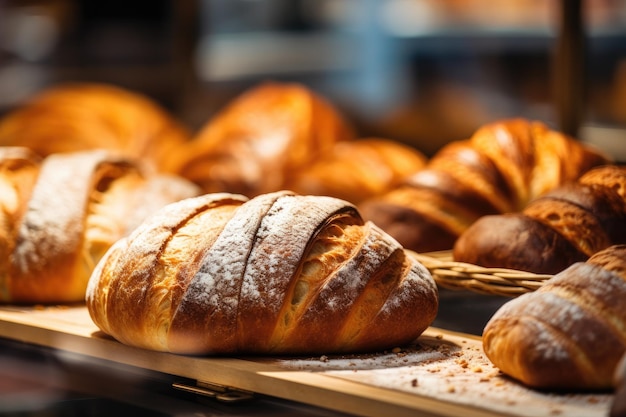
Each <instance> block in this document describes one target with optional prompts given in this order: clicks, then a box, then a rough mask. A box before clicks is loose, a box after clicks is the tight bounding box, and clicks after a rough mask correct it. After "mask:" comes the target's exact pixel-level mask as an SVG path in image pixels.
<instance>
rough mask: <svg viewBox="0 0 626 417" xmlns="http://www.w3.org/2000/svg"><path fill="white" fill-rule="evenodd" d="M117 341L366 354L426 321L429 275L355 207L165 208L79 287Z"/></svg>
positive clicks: (280, 197)
mask: <svg viewBox="0 0 626 417" xmlns="http://www.w3.org/2000/svg"><path fill="white" fill-rule="evenodd" d="M86 301H87V307H88V309H89V312H90V314H91V317H92V319H93V320H94V322H95V323H96V325H97V326H98V327H99V328H100V329H101V330H103V331H104V332H105V333H107V334H109V335H111V336H113V337H114V338H116V339H117V340H119V341H120V342H122V343H125V344H128V345H133V346H138V347H142V348H147V349H152V350H158V351H169V352H175V353H183V354H233V353H250V354H304V353H329V352H347V351H370V350H378V349H385V348H390V347H395V346H399V345H403V344H407V343H410V342H412V341H414V340H415V339H416V338H417V337H418V336H419V335H420V334H421V333H422V332H423V331H424V330H425V329H426V328H427V327H428V326H429V325H430V324H431V323H432V321H433V320H434V318H435V315H436V312H437V308H438V293H437V288H436V285H435V282H434V280H433V278H432V276H431V275H430V273H429V272H428V270H427V269H426V268H425V267H424V266H423V265H421V264H419V263H417V262H416V261H415V260H414V259H413V258H411V257H410V256H408V255H407V254H406V253H405V251H404V249H403V248H402V247H401V246H400V245H399V244H398V243H397V242H396V241H395V240H394V239H392V238H390V237H389V236H388V235H387V234H386V233H384V232H383V231H382V230H381V229H379V228H378V227H377V226H375V225H374V224H373V223H370V222H367V223H365V222H364V221H363V220H362V218H361V216H360V215H359V213H358V211H357V210H356V208H355V207H354V206H353V205H351V204H350V203H347V202H346V201H344V200H340V199H336V198H332V197H320V196H302V195H297V194H294V193H292V192H287V191H280V192H275V193H268V194H262V195H259V196H257V197H255V198H253V199H250V200H248V199H247V198H246V197H244V196H242V195H236V194H228V193H216V194H207V195H204V196H200V197H196V198H191V199H187V200H183V201H180V202H178V203H174V204H170V205H168V206H166V207H164V208H163V209H162V210H160V211H159V212H158V213H156V214H155V215H154V216H152V217H150V218H149V219H148V220H147V221H146V222H144V223H143V224H142V225H141V226H140V227H139V228H137V229H136V230H135V232H133V234H131V235H130V236H129V237H128V238H125V239H122V240H120V241H118V242H117V244H116V245H115V246H114V247H112V248H111V249H110V250H109V252H108V253H107V254H106V255H105V257H104V258H103V259H102V261H101V262H100V263H99V265H98V267H97V268H96V270H95V271H94V273H93V275H92V277H91V280H90V282H89V286H88V290H87V296H86Z"/></svg>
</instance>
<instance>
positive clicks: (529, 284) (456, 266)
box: [407, 251, 552, 297]
mask: <svg viewBox="0 0 626 417" xmlns="http://www.w3.org/2000/svg"><path fill="white" fill-rule="evenodd" d="M407 252H408V253H409V254H410V255H411V256H413V257H414V258H415V259H417V260H418V261H419V262H421V263H422V264H424V266H425V267H426V268H428V270H429V271H430V273H431V274H432V275H433V278H435V281H436V282H437V284H438V285H439V286H441V287H444V288H448V289H452V290H469V291H473V292H477V293H480V294H488V295H502V296H507V297H517V296H518V295H521V294H524V293H527V292H532V291H535V290H537V289H538V288H540V287H541V286H542V285H543V283H544V282H545V281H546V280H548V279H550V278H552V275H547V274H534V273H531V272H524V271H517V270H514V269H504V268H485V267H482V266H478V265H473V264H468V263H463V262H455V261H453V260H452V251H440V252H428V253H416V252H413V251H407Z"/></svg>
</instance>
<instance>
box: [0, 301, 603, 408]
mask: <svg viewBox="0 0 626 417" xmlns="http://www.w3.org/2000/svg"><path fill="white" fill-rule="evenodd" d="M0 336H1V337H4V338H9V339H14V340H18V341H20V342H25V343H29V344H35V345H41V346H45V347H49V348H54V349H58V350H60V351H61V352H67V353H73V354H78V355H82V356H87V357H91V358H93V359H94V360H104V361H109V362H111V363H115V364H118V365H124V366H132V367H139V368H142V369H148V370H152V371H156V372H160V373H163V374H167V375H171V376H172V379H173V380H174V381H175V380H176V378H188V379H192V380H195V381H197V383H198V386H200V387H202V386H207V385H209V386H211V385H212V384H215V385H219V386H225V387H230V388H234V389H237V390H242V391H248V392H252V393H256V394H260V395H268V396H273V397H277V398H283V399H287V400H293V401H298V402H302V403H306V404H311V405H315V406H320V407H325V408H328V409H331V410H335V411H340V412H347V413H350V414H353V415H358V416H380V415H394V416H399V417H401V416H444V417H447V416H458V415H464V416H468V417H472V416H473V417H490V416H519V417H525V416H533V417H541V416H554V415H567V416H581V417H583V416H585V417H594V416H605V415H607V413H608V410H609V408H610V405H611V402H612V397H613V396H612V395H611V394H609V393H594V394H581V393H579V394H574V393H565V394H563V393H562V394H556V393H542V392H537V391H532V390H529V389H526V388H524V387H523V386H521V385H519V384H517V383H515V382H513V381H511V380H509V379H507V378H505V377H504V376H503V375H502V374H501V373H499V372H498V370H497V369H496V368H494V367H493V365H491V364H490V362H489V361H488V360H487V358H486V357H485V355H484V353H483V351H482V344H481V342H480V339H479V338H476V337H474V336H469V335H464V334H460V333H453V332H449V331H445V330H441V329H437V328H429V329H428V330H427V331H426V332H425V333H424V334H423V335H422V336H421V337H420V338H419V339H418V340H417V342H416V344H415V345H414V346H410V347H404V348H402V349H399V348H398V349H393V350H391V351H388V352H381V353H377V354H361V355H337V356H335V355H322V356H317V357H301V358H300V357H298V358H296V357H289V358H286V357H283V358H262V357H245V358H234V357H233V358H231V357H197V356H181V355H174V354H169V353H162V352H154V351H148V350H143V349H138V348H133V347H129V346H126V345H123V344H121V343H118V342H117V341H115V340H113V339H111V338H110V337H107V336H106V335H104V334H103V333H102V332H100V331H99V330H98V328H97V327H96V326H95V325H94V324H93V322H92V321H91V319H90V317H89V314H88V312H87V309H86V307H85V306H83V305H76V306H50V307H39V308H33V307H15V306H5V307H2V308H0ZM174 383H176V382H174Z"/></svg>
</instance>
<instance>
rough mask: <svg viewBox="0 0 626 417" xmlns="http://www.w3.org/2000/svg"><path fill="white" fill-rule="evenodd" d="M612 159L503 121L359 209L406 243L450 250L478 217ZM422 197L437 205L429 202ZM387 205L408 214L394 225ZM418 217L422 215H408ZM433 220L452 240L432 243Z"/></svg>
mask: <svg viewBox="0 0 626 417" xmlns="http://www.w3.org/2000/svg"><path fill="white" fill-rule="evenodd" d="M607 161H608V158H607V157H606V156H604V155H602V154H600V153H599V152H597V151H595V150H593V149H590V148H588V147H587V146H585V145H583V144H581V143H579V142H577V141H576V140H574V139H573V138H570V137H567V136H565V135H562V134H560V133H558V132H555V131H552V130H550V129H549V128H548V127H547V126H545V125H544V124H542V123H540V122H535V121H528V120H524V119H511V120H502V121H499V122H495V123H491V124H488V125H485V126H483V127H481V128H480V129H478V130H477V131H476V132H475V133H474V135H472V137H471V138H470V139H469V140H464V141H458V142H453V143H450V144H448V145H446V146H444V147H443V148H442V149H441V150H440V151H439V152H437V153H436V154H435V155H434V156H433V158H431V160H430V161H429V162H428V164H427V165H426V167H425V169H424V170H422V171H420V172H418V173H416V174H415V175H413V176H411V177H410V178H409V179H408V180H407V181H406V182H405V184H403V185H401V186H399V187H398V188H397V189H394V190H392V191H390V192H388V193H386V194H383V195H382V196H380V197H378V198H374V199H372V200H371V201H366V202H364V203H362V204H360V206H359V207H360V209H361V210H362V211H363V214H364V216H365V218H367V219H369V220H372V221H373V222H375V223H377V224H379V225H380V226H381V227H383V229H385V230H402V234H401V235H394V234H392V236H394V237H395V238H397V239H398V240H399V242H400V243H401V244H402V245H404V246H405V247H407V248H409V249H413V250H417V251H422V252H427V251H433V250H443V249H451V247H452V244H453V243H454V240H456V238H457V237H458V236H459V235H460V234H461V233H462V232H463V231H464V230H466V229H467V228H468V227H469V226H470V225H471V224H472V223H474V222H475V221H476V220H477V219H478V218H480V217H481V216H485V215H489V214H499V213H506V212H516V211H519V210H522V209H523V208H524V207H525V206H526V205H527V204H528V203H529V202H530V201H531V200H533V199H535V198H536V197H538V196H539V195H542V194H544V193H545V192H547V191H548V190H551V189H553V188H555V187H556V186H558V185H560V184H563V183H565V182H567V181H571V180H575V179H577V178H578V177H579V176H580V175H581V174H582V173H584V172H586V171H587V170H589V169H590V168H592V167H594V166H597V165H600V164H604V163H606V162H607ZM400 188H402V190H403V191H402V193H404V194H405V195H404V196H403V197H402V198H399V197H398V194H399V193H400V191H399V189H400ZM408 188H414V190H408ZM425 200H426V201H436V202H437V203H436V204H425V203H424V201H425ZM401 201H402V202H401ZM390 205H394V206H396V208H395V209H394V212H395V213H400V212H402V211H405V212H406V214H405V215H404V216H400V215H396V216H395V217H396V218H395V219H394V220H393V223H397V224H395V225H394V224H389V223H388V220H389V219H385V218H382V219H381V218H380V217H379V215H381V213H383V211H384V210H383V208H382V207H389V206H390ZM377 206H379V207H380V208H378V207H377ZM383 216H384V214H383ZM418 216H422V217H423V218H424V221H422V222H419V223H415V222H410V223H404V221H403V219H415V218H416V217H418ZM429 222H434V223H436V225H437V227H439V228H444V229H445V230H446V233H447V234H450V235H452V237H451V239H450V240H449V241H447V242H445V241H444V242H439V245H435V244H430V243H429V242H430V240H433V243H434V242H435V240H434V239H431V238H432V235H429V234H428V233H427V230H428V229H430V228H432V226H430V225H429V224H428V223H429ZM411 230H412V231H413V234H414V235H415V236H425V237H426V239H427V240H426V241H421V240H420V241H418V242H417V243H416V242H415V241H416V240H417V239H415V238H413V239H411V238H410V237H407V236H409V233H410V231H411ZM441 244H447V245H448V246H447V247H442V246H440V245H441Z"/></svg>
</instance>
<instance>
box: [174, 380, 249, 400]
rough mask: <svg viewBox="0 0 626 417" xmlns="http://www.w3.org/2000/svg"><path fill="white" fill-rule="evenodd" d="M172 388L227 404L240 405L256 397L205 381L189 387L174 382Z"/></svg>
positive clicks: (243, 391) (246, 392)
mask: <svg viewBox="0 0 626 417" xmlns="http://www.w3.org/2000/svg"><path fill="white" fill-rule="evenodd" d="M172 387H173V388H174V389H177V390H179V391H184V392H188V393H191V394H196V395H201V396H203V397H208V398H214V399H216V400H218V401H221V402H225V403H239V402H244V401H249V400H251V399H252V398H253V397H254V393H253V392H250V391H245V390H240V389H237V388H232V387H228V386H225V385H220V384H214V383H211V382H203V381H196V385H188V384H185V383H182V382H174V383H173V384H172Z"/></svg>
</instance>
